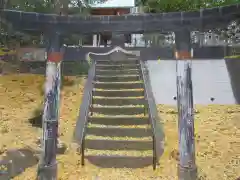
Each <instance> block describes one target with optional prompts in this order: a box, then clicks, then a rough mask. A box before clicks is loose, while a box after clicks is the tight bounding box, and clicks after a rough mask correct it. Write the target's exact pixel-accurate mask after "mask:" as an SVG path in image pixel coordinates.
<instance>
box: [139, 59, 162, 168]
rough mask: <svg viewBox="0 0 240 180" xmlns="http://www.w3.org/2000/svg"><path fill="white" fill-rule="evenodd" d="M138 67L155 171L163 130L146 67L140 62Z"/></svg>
mask: <svg viewBox="0 0 240 180" xmlns="http://www.w3.org/2000/svg"><path fill="white" fill-rule="evenodd" d="M140 66H141V76H142V80H143V84H144V96H145V101H146V104H145V105H146V106H147V107H146V106H145V108H147V112H148V114H149V123H150V125H151V128H152V139H153V169H154V170H155V169H156V166H157V164H158V161H159V157H160V154H159V152H160V151H159V150H160V149H159V148H161V141H162V140H163V138H164V134H163V130H162V128H161V126H160V125H159V123H160V121H159V120H160V118H159V116H158V111H157V107H156V103H155V100H154V96H153V92H152V88H151V84H150V79H149V75H148V70H147V67H146V66H145V64H144V62H143V61H142V60H140Z"/></svg>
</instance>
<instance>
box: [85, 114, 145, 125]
mask: <svg viewBox="0 0 240 180" xmlns="http://www.w3.org/2000/svg"><path fill="white" fill-rule="evenodd" d="M88 120H89V122H90V123H91V124H98V125H147V124H149V121H148V117H146V116H145V117H136V116H89V117H88Z"/></svg>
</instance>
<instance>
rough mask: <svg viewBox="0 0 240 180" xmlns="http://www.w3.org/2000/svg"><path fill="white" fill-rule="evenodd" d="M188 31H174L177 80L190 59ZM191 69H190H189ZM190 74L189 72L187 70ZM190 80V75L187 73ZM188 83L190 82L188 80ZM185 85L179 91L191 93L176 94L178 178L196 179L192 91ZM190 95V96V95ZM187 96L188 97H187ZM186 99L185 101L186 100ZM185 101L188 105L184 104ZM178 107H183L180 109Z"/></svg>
mask: <svg viewBox="0 0 240 180" xmlns="http://www.w3.org/2000/svg"><path fill="white" fill-rule="evenodd" d="M190 35H191V34H190V31H189V30H187V29H181V30H179V31H176V32H175V43H176V52H175V56H176V60H177V62H176V68H177V82H179V81H181V82H182V81H185V78H186V69H185V67H186V66H185V65H186V63H187V64H188V65H189V62H188V61H186V60H191V59H192V52H191V49H192V48H191V36H190ZM189 71H191V69H190V70H189ZM189 73H190V74H191V72H189ZM189 78H190V80H189V81H192V80H191V75H189ZM188 83H190V82H188ZM184 85H185V86H186V87H183V90H180V91H187V92H188V91H189V92H188V93H189V94H191V95H189V97H182V98H185V99H182V98H180V96H179V94H180V93H181V92H179V89H178V90H177V94H178V111H179V112H178V113H179V116H178V136H179V164H178V178H179V180H196V179H197V168H196V163H195V142H194V115H193V114H192V113H193V112H192V111H193V101H192V92H191V93H190V89H189V88H188V87H187V83H184ZM190 96H191V97H190ZM188 98H189V99H188ZM186 101H187V102H186ZM186 103H187V104H188V105H186ZM180 107H182V108H183V107H184V108H185V109H182V108H180Z"/></svg>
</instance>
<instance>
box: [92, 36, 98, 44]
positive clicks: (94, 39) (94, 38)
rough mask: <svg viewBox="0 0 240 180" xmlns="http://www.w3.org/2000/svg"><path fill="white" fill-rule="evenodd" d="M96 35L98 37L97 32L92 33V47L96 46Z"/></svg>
mask: <svg viewBox="0 0 240 180" xmlns="http://www.w3.org/2000/svg"><path fill="white" fill-rule="evenodd" d="M97 37H98V35H97V34H94V35H93V47H97V44H98V43H97Z"/></svg>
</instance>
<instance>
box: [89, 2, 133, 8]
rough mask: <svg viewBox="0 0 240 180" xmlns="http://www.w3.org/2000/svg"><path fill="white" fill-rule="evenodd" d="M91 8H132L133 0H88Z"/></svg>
mask: <svg viewBox="0 0 240 180" xmlns="http://www.w3.org/2000/svg"><path fill="white" fill-rule="evenodd" d="M89 5H90V7H91V8H133V7H135V0H90V1H89Z"/></svg>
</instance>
